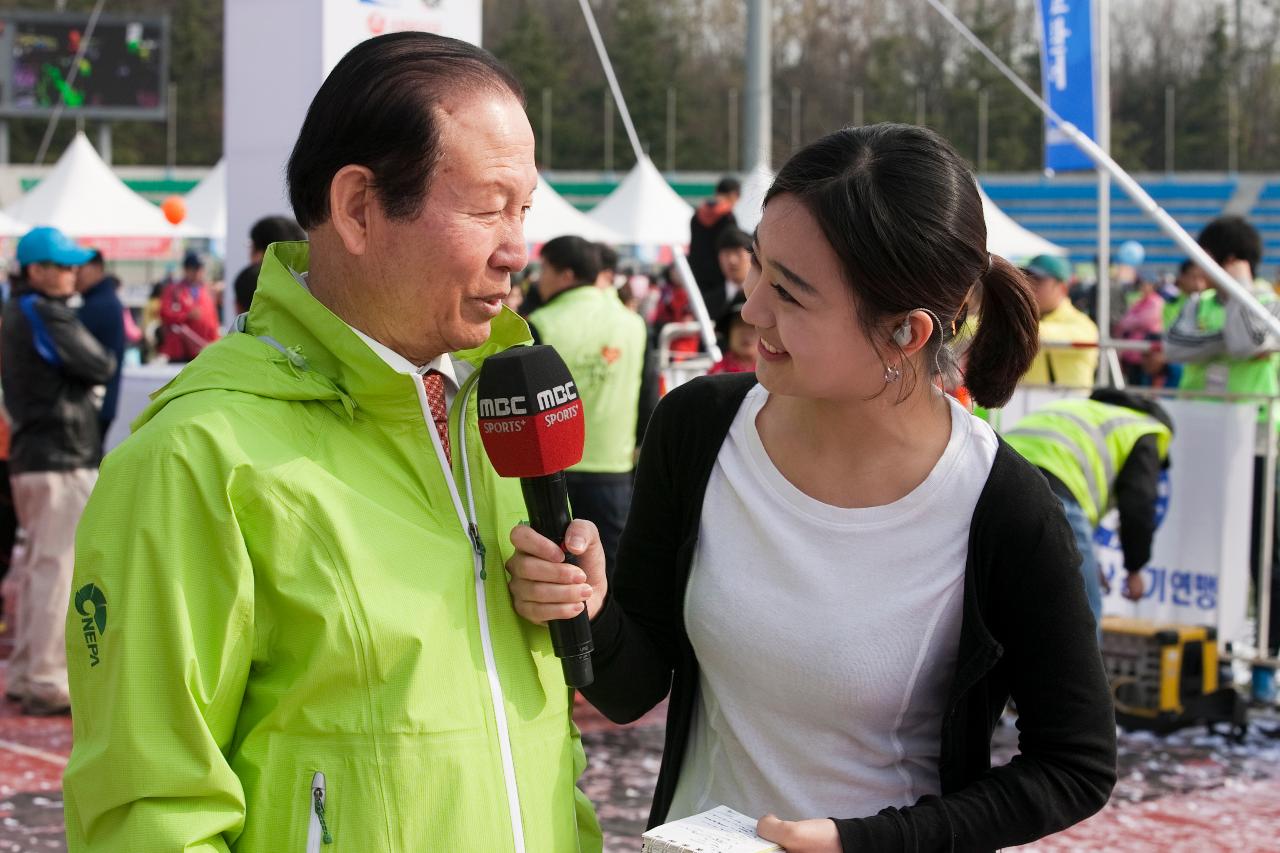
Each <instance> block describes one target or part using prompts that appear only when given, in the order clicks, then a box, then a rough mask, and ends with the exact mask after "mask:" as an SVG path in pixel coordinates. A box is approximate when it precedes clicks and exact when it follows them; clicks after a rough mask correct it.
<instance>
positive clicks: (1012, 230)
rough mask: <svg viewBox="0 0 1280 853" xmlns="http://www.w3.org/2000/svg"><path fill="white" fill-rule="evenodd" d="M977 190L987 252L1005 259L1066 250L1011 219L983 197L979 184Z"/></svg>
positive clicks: (1058, 252) (985, 195)
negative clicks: (980, 199)
mask: <svg viewBox="0 0 1280 853" xmlns="http://www.w3.org/2000/svg"><path fill="white" fill-rule="evenodd" d="M978 194H979V195H981V196H982V213H983V216H984V217H986V220H987V251H988V252H991V253H992V254H994V255H999V256H1000V257H1002V258H1004V259H1005V260H1009V261H1025V260H1030V259H1031V258H1034V257H1035V256H1036V255H1059V256H1065V255H1066V254H1067V250H1066V249H1064V248H1062V247H1061V246H1059V245H1057V244H1056V243H1050V242H1049V241H1048V240H1046V239H1044V238H1043V237H1041V236H1040V235H1039V234H1036V233H1035V232H1033V231H1028V230H1027V229H1026V228H1023V227H1022V226H1021V225H1019V224H1018V223H1017V222H1014V221H1013V218H1012V217H1010V216H1009V214H1007V213H1005V212H1004V211H1003V210H1001V209H1000V208H999V207H997V206H996V203H995V202H994V201H992V200H991V199H990V198H988V197H987V194H986V193H985V192H983V191H982V188H981V187H979V188H978Z"/></svg>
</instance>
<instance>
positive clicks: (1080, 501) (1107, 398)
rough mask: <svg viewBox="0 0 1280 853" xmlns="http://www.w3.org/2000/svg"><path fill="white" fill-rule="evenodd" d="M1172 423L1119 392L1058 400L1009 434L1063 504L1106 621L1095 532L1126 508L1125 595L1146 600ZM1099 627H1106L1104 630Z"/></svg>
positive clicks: (1157, 408) (1088, 588)
mask: <svg viewBox="0 0 1280 853" xmlns="http://www.w3.org/2000/svg"><path fill="white" fill-rule="evenodd" d="M1172 438H1173V421H1172V420H1171V419H1170V417H1169V413H1168V412H1166V411H1165V410H1164V408H1163V407H1162V406H1161V405H1160V404H1159V403H1157V402H1156V401H1155V400H1152V399H1149V398H1144V397H1139V396H1137V395H1135V394H1130V393H1127V392H1125V391H1118V390H1115V389H1110V388H1108V389H1099V390H1097V391H1094V392H1093V395H1092V396H1091V397H1089V398H1088V399H1072V400H1059V401H1057V402H1055V403H1050V404H1049V405H1047V406H1045V407H1044V408H1042V409H1040V410H1038V411H1035V412H1032V413H1031V414H1029V415H1027V416H1026V417H1024V418H1022V419H1021V420H1020V421H1018V422H1017V423H1016V424H1015V425H1014V427H1013V428H1012V429H1011V430H1009V432H1007V433H1005V435H1004V439H1005V441H1007V442H1009V444H1010V445H1011V446H1012V447H1013V449H1014V450H1016V451H1018V453H1020V454H1022V456H1023V457H1024V458H1026V459H1027V461H1029V462H1030V463H1031V464H1033V465H1035V466H1036V467H1037V468H1039V469H1040V472H1041V473H1042V474H1044V476H1045V478H1046V479H1047V480H1048V481H1049V487H1050V488H1051V489H1052V490H1053V493H1054V494H1055V495H1057V496H1058V499H1059V500H1061V501H1062V506H1063V509H1064V510H1065V511H1066V513H1067V520H1068V521H1069V522H1070V523H1071V529H1072V530H1073V531H1074V532H1075V535H1076V547H1077V548H1079V549H1080V558H1081V561H1080V573H1081V575H1082V576H1083V578H1084V587H1085V592H1086V594H1087V595H1088V597H1089V606H1090V608H1092V610H1093V616H1094V619H1095V620H1098V622H1099V625H1101V619H1102V594H1103V589H1102V584H1103V579H1102V575H1101V573H1100V572H1099V570H1098V563H1097V559H1096V558H1095V557H1094V553H1093V531H1094V529H1095V528H1096V527H1097V526H1098V522H1099V521H1100V520H1101V518H1102V516H1103V515H1105V514H1106V512H1107V510H1108V509H1109V508H1110V507H1111V506H1112V505H1114V506H1115V507H1116V508H1117V509H1119V511H1120V547H1121V550H1123V552H1124V568H1125V571H1126V572H1127V573H1128V578H1127V579H1126V581H1125V585H1124V596H1125V597H1126V598H1128V599H1130V600H1132V601H1137V600H1138V599H1140V598H1141V597H1142V592H1143V584H1142V574H1141V572H1142V569H1143V567H1144V566H1146V564H1147V563H1148V561H1150V559H1151V540H1152V538H1153V537H1154V536H1155V530H1156V497H1157V487H1158V485H1159V482H1160V472H1161V471H1163V470H1164V469H1165V468H1167V467H1168V465H1169V442H1170V440H1171V439H1172ZM1099 630H1101V628H1099Z"/></svg>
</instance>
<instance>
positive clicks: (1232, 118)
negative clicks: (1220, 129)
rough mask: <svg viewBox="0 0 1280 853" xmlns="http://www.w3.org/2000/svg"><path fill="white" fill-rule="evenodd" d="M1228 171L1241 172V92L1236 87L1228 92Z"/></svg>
mask: <svg viewBox="0 0 1280 853" xmlns="http://www.w3.org/2000/svg"><path fill="white" fill-rule="evenodd" d="M1227 171H1228V172H1231V173H1232V174H1235V173H1236V172H1238V171H1240V92H1239V90H1238V89H1237V88H1236V87H1235V86H1232V87H1231V88H1230V89H1229V90H1228V91H1227Z"/></svg>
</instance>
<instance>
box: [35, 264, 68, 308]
mask: <svg viewBox="0 0 1280 853" xmlns="http://www.w3.org/2000/svg"><path fill="white" fill-rule="evenodd" d="M27 272H28V279H29V281H30V282H31V286H32V287H34V288H35V289H36V290H38V291H39V292H40V293H43V294H44V295H45V296H52V297H53V298H55V299H64V298H66V297H68V296H70V295H71V294H73V293H75V292H76V268H75V267H72V266H67V265H66V264H54V263H43V262H42V263H37V264H31V265H30V266H28V267H27Z"/></svg>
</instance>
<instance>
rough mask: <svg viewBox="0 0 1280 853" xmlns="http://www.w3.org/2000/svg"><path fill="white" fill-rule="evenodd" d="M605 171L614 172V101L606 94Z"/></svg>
mask: <svg viewBox="0 0 1280 853" xmlns="http://www.w3.org/2000/svg"><path fill="white" fill-rule="evenodd" d="M604 170H605V171H606V172H612V171H613V100H612V98H610V96H609V93H608V92H605V93H604Z"/></svg>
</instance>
